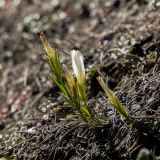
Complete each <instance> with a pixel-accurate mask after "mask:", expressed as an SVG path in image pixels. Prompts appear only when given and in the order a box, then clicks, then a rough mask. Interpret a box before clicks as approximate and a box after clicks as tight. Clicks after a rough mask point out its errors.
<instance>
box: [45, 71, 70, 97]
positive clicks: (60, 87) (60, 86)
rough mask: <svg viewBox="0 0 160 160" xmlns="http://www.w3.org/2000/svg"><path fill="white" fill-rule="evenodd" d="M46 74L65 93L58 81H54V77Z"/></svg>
mask: <svg viewBox="0 0 160 160" xmlns="http://www.w3.org/2000/svg"><path fill="white" fill-rule="evenodd" d="M48 76H49V77H50V78H51V79H52V81H53V82H54V83H55V84H56V85H57V86H58V87H59V88H60V89H61V90H62V91H63V92H64V93H65V94H66V95H67V93H66V90H65V89H64V87H63V86H62V85H61V84H60V83H58V82H57V81H56V79H54V78H53V77H52V76H51V75H49V74H48Z"/></svg>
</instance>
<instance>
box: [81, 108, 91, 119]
mask: <svg viewBox="0 0 160 160" xmlns="http://www.w3.org/2000/svg"><path fill="white" fill-rule="evenodd" d="M80 110H81V111H82V112H83V113H85V114H86V115H87V116H89V117H91V114H90V113H89V111H88V110H87V108H85V107H84V106H81V108H80Z"/></svg>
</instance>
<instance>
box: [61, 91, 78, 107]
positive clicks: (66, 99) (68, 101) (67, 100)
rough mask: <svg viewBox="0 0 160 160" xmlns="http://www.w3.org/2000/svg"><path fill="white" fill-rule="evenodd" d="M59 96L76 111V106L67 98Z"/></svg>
mask: <svg viewBox="0 0 160 160" xmlns="http://www.w3.org/2000/svg"><path fill="white" fill-rule="evenodd" d="M60 95H61V96H62V97H63V98H64V99H65V101H66V102H67V103H68V104H70V105H71V106H72V107H73V108H75V109H77V107H76V105H75V104H74V103H73V102H72V101H71V100H70V99H68V98H67V97H65V96H64V95H63V94H61V93H60Z"/></svg>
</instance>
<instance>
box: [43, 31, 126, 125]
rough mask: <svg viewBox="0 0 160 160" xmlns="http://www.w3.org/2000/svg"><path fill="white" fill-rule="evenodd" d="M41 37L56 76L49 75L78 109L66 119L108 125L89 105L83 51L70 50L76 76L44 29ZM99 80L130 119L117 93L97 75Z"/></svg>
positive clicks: (66, 99)
mask: <svg viewBox="0 0 160 160" xmlns="http://www.w3.org/2000/svg"><path fill="white" fill-rule="evenodd" d="M40 39H41V41H42V43H43V46H44V48H45V50H46V52H47V56H46V58H47V61H48V64H49V65H50V68H51V70H52V72H53V74H54V76H51V75H49V74H48V76H49V77H50V78H51V80H52V81H53V82H54V83H55V84H56V85H57V86H58V87H59V88H60V89H61V91H62V92H63V93H60V94H61V96H62V97H63V98H64V99H65V101H66V102H67V103H68V104H70V105H71V106H72V107H73V108H74V109H76V110H77V111H78V113H77V114H75V115H72V116H68V117H67V118H66V119H71V118H81V119H83V120H84V121H85V122H86V123H87V124H88V126H91V127H93V126H96V125H99V126H102V125H106V124H107V123H106V122H105V121H104V120H102V119H99V118H97V117H95V115H94V114H93V113H92V111H91V109H90V107H89V106H88V103H87V96H86V90H85V69H84V63H83V55H82V53H81V52H80V51H75V50H72V51H71V52H70V54H71V60H72V68H73V72H74V74H75V77H74V76H73V75H72V73H71V72H70V71H69V70H68V68H67V67H66V66H65V65H64V64H63V65H62V66H61V64H60V57H59V53H58V51H57V50H54V49H53V48H52V47H51V46H50V44H49V43H48V41H47V40H46V38H45V35H44V34H43V32H42V31H40ZM62 69H63V70H64V72H65V79H66V81H64V79H63V78H62ZM97 80H98V82H99V84H100V85H101V87H102V88H103V90H104V91H105V93H106V94H107V96H108V98H109V101H110V103H111V104H112V105H113V106H114V107H115V109H116V110H117V112H118V113H119V114H120V115H121V116H123V117H124V118H125V119H128V118H129V115H128V112H127V111H126V109H125V107H124V106H123V105H122V104H121V102H120V101H119V99H118V98H117V97H116V95H115V94H114V93H113V92H112V91H111V90H110V89H109V88H108V87H107V86H106V85H105V83H104V81H103V79H102V78H101V77H97Z"/></svg>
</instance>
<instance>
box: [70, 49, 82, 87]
mask: <svg viewBox="0 0 160 160" xmlns="http://www.w3.org/2000/svg"><path fill="white" fill-rule="evenodd" d="M70 54H71V60H72V68H73V72H74V74H75V76H76V78H77V82H78V83H79V85H80V86H81V87H83V86H84V78H85V69H84V63H83V55H82V53H81V52H80V51H75V50H72V51H71V52H70Z"/></svg>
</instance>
